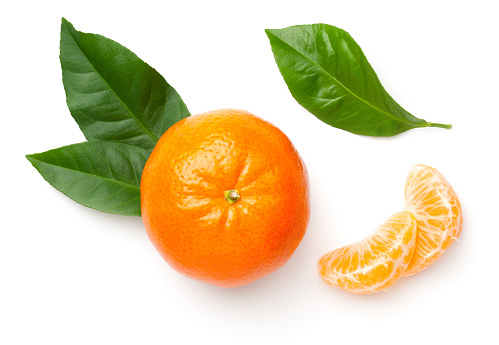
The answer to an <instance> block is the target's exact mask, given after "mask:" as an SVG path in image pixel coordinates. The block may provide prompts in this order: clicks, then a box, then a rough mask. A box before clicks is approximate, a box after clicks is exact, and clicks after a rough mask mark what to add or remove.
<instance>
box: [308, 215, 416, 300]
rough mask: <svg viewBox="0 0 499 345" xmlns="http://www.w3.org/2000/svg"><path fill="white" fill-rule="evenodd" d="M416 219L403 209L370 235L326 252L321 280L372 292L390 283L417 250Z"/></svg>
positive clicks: (322, 259) (345, 287) (319, 263)
mask: <svg viewBox="0 0 499 345" xmlns="http://www.w3.org/2000/svg"><path fill="white" fill-rule="evenodd" d="M415 240H416V220H415V219H414V216H413V215H412V213H410V212H406V211H402V212H399V213H395V214H394V215H392V216H391V217H389V218H388V219H387V220H386V221H385V222H384V223H383V224H382V225H381V226H379V227H378V228H377V229H376V230H375V231H374V232H373V233H372V234H371V235H370V236H368V237H367V238H365V239H364V240H362V241H360V242H356V243H353V244H350V245H347V246H344V247H341V248H338V249H335V250H333V251H332V252H329V253H327V254H325V255H323V256H322V257H321V258H320V259H319V261H318V268H319V272H320V275H321V277H322V279H323V280H324V281H325V282H326V283H327V284H329V285H332V286H335V287H339V288H341V289H343V290H346V291H349V292H354V293H359V294H369V293H373V292H376V291H380V290H383V289H386V288H388V287H389V286H391V285H392V284H393V283H394V282H395V281H396V280H397V279H398V278H399V277H400V276H401V275H402V273H403V272H404V271H405V269H406V267H407V265H408V264H409V262H410V261H411V258H412V255H413V253H414V246H415Z"/></svg>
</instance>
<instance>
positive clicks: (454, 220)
mask: <svg viewBox="0 0 499 345" xmlns="http://www.w3.org/2000/svg"><path fill="white" fill-rule="evenodd" d="M405 209H406V210H407V211H410V212H412V213H413V214H414V216H415V217H416V221H417V223H418V230H417V233H418V234H417V237H416V250H415V251H414V256H413V258H412V261H411V263H410V264H409V266H408V267H407V269H406V271H405V272H404V276H409V275H412V274H415V273H417V272H419V271H421V270H423V269H425V268H426V267H428V266H429V265H431V264H432V263H433V262H434V261H435V260H436V259H438V258H439V257H440V256H441V255H442V254H443V253H444V251H445V250H446V249H447V248H448V247H449V246H450V245H451V244H452V242H454V240H456V239H457V238H458V237H459V234H460V233H461V227H462V224H463V217H462V214H461V204H460V203H459V200H458V198H457V196H456V193H455V192H454V190H453V189H452V186H451V185H450V184H449V182H447V180H446V179H445V178H444V177H443V176H442V174H440V173H439V172H438V171H437V170H436V169H434V168H431V167H428V166H425V165H416V166H414V167H413V168H412V169H411V171H410V172H409V175H408V177H407V182H406V185H405Z"/></svg>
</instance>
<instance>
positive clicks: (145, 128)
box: [64, 23, 158, 143]
mask: <svg viewBox="0 0 499 345" xmlns="http://www.w3.org/2000/svg"><path fill="white" fill-rule="evenodd" d="M64 25H65V26H66V30H67V31H68V32H69V34H70V35H71V38H72V39H73V42H74V43H75V45H76V46H77V47H78V49H79V50H80V52H81V54H82V55H83V56H84V57H85V59H86V60H87V61H88V63H89V64H90V66H92V68H93V70H94V71H95V73H97V75H98V76H99V77H100V78H101V79H102V80H103V81H104V83H105V84H106V85H107V87H108V88H109V90H111V92H112V93H113V94H114V95H115V96H116V98H117V99H118V100H119V101H120V103H121V104H122V105H123V107H124V108H125V109H126V110H127V111H128V113H130V115H131V116H132V118H133V119H134V120H135V121H136V122H137V123H138V124H139V125H140V127H142V129H143V130H144V132H145V133H146V134H147V135H148V136H149V137H150V138H151V139H152V140H153V141H154V142H155V143H157V142H158V138H157V137H156V136H155V135H154V134H153V133H152V132H151V131H149V130H148V129H147V127H146V126H145V125H144V124H143V123H142V122H140V121H139V119H138V118H137V117H136V116H135V114H134V113H133V112H132V111H131V110H130V108H129V107H128V106H127V105H126V104H125V102H123V100H122V99H121V98H120V97H119V96H118V95H117V94H116V92H114V89H113V88H112V87H111V86H110V85H109V83H108V82H107V80H106V79H105V78H104V77H103V76H102V74H100V73H99V71H98V70H97V68H95V66H94V64H93V63H92V62H91V61H90V60H89V58H88V57H87V55H86V54H85V53H84V52H83V50H82V49H81V47H80V45H79V44H78V43H77V42H76V40H75V38H74V36H73V33H72V32H71V30H69V29H68V26H67V24H66V23H64ZM75 31H77V30H76V29H75ZM77 32H79V31H77ZM83 34H85V33H83ZM87 35H89V34H87Z"/></svg>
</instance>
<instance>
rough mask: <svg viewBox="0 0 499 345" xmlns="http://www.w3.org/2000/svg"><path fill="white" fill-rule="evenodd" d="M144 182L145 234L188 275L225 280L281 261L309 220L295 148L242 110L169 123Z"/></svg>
mask: <svg viewBox="0 0 499 345" xmlns="http://www.w3.org/2000/svg"><path fill="white" fill-rule="evenodd" d="M140 190H141V197H142V201H141V202H142V218H143V221H144V225H145V228H146V231H147V234H148V236H149V238H150V239H151V241H152V243H153V244H154V245H155V247H156V248H157V250H158V251H159V252H160V254H161V255H162V256H163V258H164V259H165V260H166V261H167V262H168V263H169V264H170V265H171V266H172V267H173V268H174V269H175V270H177V271H179V272H180V273H182V274H184V275H186V276H188V277H190V278H193V279H196V280H200V281H203V282H206V283H210V284H214V285H218V286H223V287H236V286H241V285H245V284H247V283H249V282H252V281H254V280H256V279H258V278H261V277H263V276H265V275H267V274H269V273H271V272H273V271H275V270H277V269H278V268H279V267H281V266H282V265H283V264H284V263H285V262H287V261H288V259H289V258H290V257H291V255H292V254H293V252H294V251H295V249H296V248H297V246H298V244H299V243H300V241H301V239H302V238H303V236H304V234H305V230H306V227H307V224H308V219H309V187H308V176H307V171H306V168H305V164H304V163H303V161H302V159H301V158H300V156H299V154H298V152H297V151H296V149H295V148H294V146H293V145H292V143H291V142H290V140H289V139H288V138H287V137H286V135H284V133H282V132H281V131H280V130H279V129H278V128H276V127H275V126H273V125H272V124H270V123H269V122H267V121H264V120H262V119H260V118H259V117H257V116H254V115H252V114H250V113H248V112H246V111H242V110H235V109H222V110H216V111H211V112H207V113H203V114H199V115H195V116H191V117H189V118H187V119H184V120H181V121H179V122H177V123H176V124H175V125H173V126H172V127H171V128H170V129H169V130H168V131H167V132H166V133H165V134H164V135H163V136H162V137H161V138H160V140H159V142H158V143H157V145H156V147H155V148H154V150H153V152H152V154H151V156H150V158H149V160H148V161H147V163H146V166H145V168H144V171H143V173H142V181H141V188H140ZM231 191H234V194H233V195H232V196H234V197H235V192H237V195H238V196H239V198H237V197H235V198H233V199H237V200H231V198H230V197H229V194H230V193H231ZM229 201H230V202H229Z"/></svg>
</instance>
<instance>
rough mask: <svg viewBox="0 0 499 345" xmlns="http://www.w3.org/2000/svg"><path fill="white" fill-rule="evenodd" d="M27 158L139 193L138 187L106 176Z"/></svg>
mask: <svg viewBox="0 0 499 345" xmlns="http://www.w3.org/2000/svg"><path fill="white" fill-rule="evenodd" d="M27 158H28V159H29V160H30V161H31V160H33V161H36V162H39V163H42V164H46V165H49V166H52V167H57V168H60V169H65V170H69V171H72V172H77V173H80V174H83V175H88V176H91V177H93V178H100V179H103V180H107V181H110V182H113V183H117V184H121V185H124V186H126V187H131V188H134V189H137V190H139V191H140V186H137V185H134V184H129V183H126V182H123V181H120V180H115V179H112V178H109V177H106V176H100V175H95V174H91V173H88V172H85V171H81V170H76V169H72V168H68V167H65V166H62V165H57V164H54V163H49V162H45V161H43V160H40V159H37V158H35V157H34V156H33V155H31V156H27Z"/></svg>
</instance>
